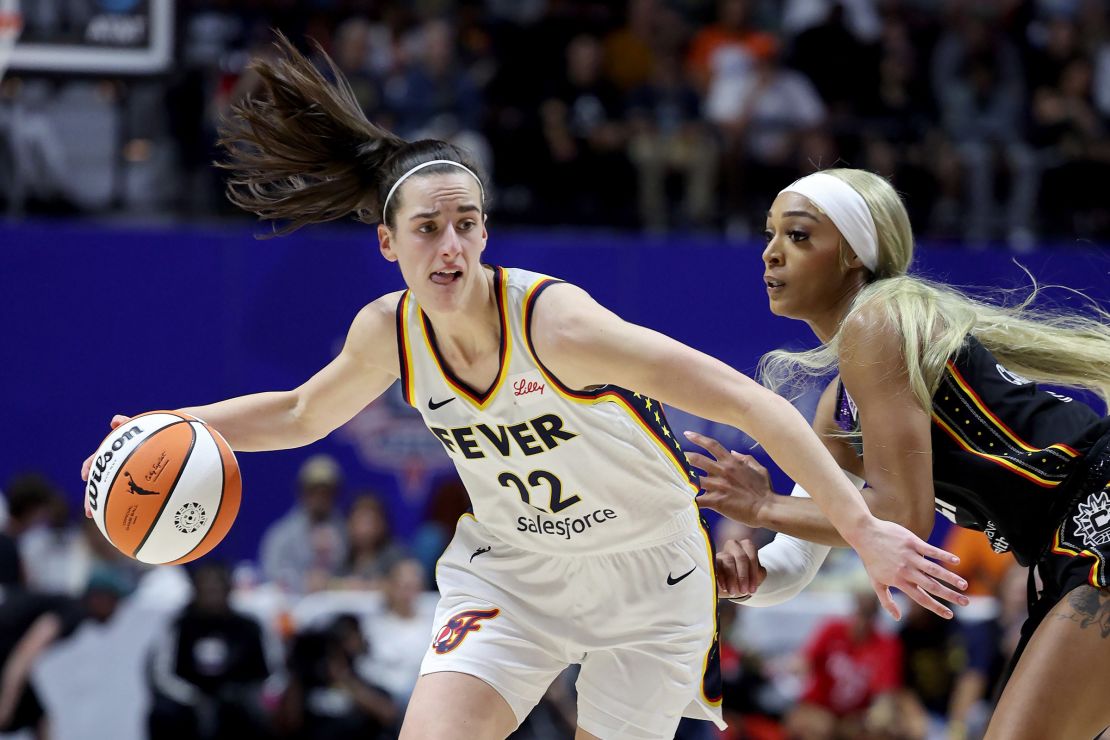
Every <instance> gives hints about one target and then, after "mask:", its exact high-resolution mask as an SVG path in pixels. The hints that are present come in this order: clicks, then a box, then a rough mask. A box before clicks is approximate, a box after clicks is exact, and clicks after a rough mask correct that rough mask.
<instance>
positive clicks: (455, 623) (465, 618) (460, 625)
mask: <svg viewBox="0 0 1110 740" xmlns="http://www.w3.org/2000/svg"><path fill="white" fill-rule="evenodd" d="M500 613H501V610H500V609H469V610H467V611H465V612H459V613H458V614H456V615H454V616H452V617H451V618H450V619H448V620H447V624H445V625H443V628H442V629H440V631H439V632H437V633H436V638H435V639H434V640H432V647H433V648H435V651H436V653H438V654H439V655H443V654H444V653H449V652H451V651H452V650H454V649H455V648H457V647H458V646H459V645H461V644H462V641H463V640H465V639H466V636H467V635H468V634H470V633H471V632H477V631H478V630H480V629H482V625H481V624H480V622H481V620H483V619H493V618H494V617H496V616H497V615H498V614H500Z"/></svg>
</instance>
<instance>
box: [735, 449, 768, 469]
mask: <svg viewBox="0 0 1110 740" xmlns="http://www.w3.org/2000/svg"><path fill="white" fill-rule="evenodd" d="M729 455H730V456H731V457H732V459H733V460H736V461H737V462H739V463H741V464H742V465H747V466H748V467H749V468H751V469H752V470H755V471H758V472H766V471H767V468H765V467H763V465H762V464H760V462H759V460H756V459H755V458H754V457H752V456H751V455H745V454H744V453H743V452H737V451H736V450H732V451H730V452H729Z"/></svg>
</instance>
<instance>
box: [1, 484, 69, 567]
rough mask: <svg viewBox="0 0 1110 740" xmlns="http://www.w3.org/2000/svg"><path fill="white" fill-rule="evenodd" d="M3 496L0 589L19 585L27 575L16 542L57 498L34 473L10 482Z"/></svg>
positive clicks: (39, 520) (49, 485)
mask: <svg viewBox="0 0 1110 740" xmlns="http://www.w3.org/2000/svg"><path fill="white" fill-rule="evenodd" d="M4 492H5V498H6V499H7V505H8V506H7V508H8V518H7V524H6V525H5V527H4V529H3V531H0V586H17V585H23V584H25V583H26V581H27V575H26V571H25V568H24V563H23V561H22V558H21V557H20V552H19V548H20V540H21V539H22V538H23V536H24V535H25V534H26V533H27V532H29V531H30V530H32V529H33V528H34V527H35V526H37V525H38V524H39V523H40V522H42V521H44V520H45V519H46V517H47V515H48V513H49V511H50V505H51V502H52V501H53V500H54V497H56V496H57V495H58V494H57V492H56V491H55V490H54V487H53V485H52V484H51V483H50V482H49V481H48V480H46V479H45V478H43V477H42V476H41V475H38V474H34V473H30V474H27V475H21V476H17V477H15V478H13V479H12V480H11V481H9V482H8V485H7V487H6V488H5V489H4Z"/></svg>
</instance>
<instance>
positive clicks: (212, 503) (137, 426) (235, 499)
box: [85, 411, 242, 564]
mask: <svg viewBox="0 0 1110 740" xmlns="http://www.w3.org/2000/svg"><path fill="white" fill-rule="evenodd" d="M241 491H242V484H241V482H240V478H239V464H238V463H237V462H236V461H235V454H234V453H233V452H232V451H231V448H230V447H229V446H228V444H227V442H226V441H224V438H223V437H221V436H220V433H219V432H217V431H216V430H215V429H212V428H211V427H210V426H208V425H207V424H205V423H204V422H203V421H200V420H199V419H195V418H193V417H191V416H188V415H185V414H179V413H177V412H172V411H152V412H150V413H147V414H142V415H140V416H136V417H134V418H132V419H131V420H130V421H127V422H125V423H123V424H121V425H120V426H118V427H116V428H115V429H113V430H112V433H111V434H109V435H108V436H107V437H105V438H104V441H103V442H102V443H101V444H100V448H99V449H98V450H97V451H96V455H95V456H94V457H93V462H92V469H91V470H90V471H89V482H88V484H87V486H86V488H85V493H86V495H87V496H88V500H89V508H91V509H92V513H93V519H94V520H95V521H96V525H97V526H98V527H100V531H101V532H103V533H104V536H105V537H107V538H108V541H109V542H111V543H112V544H113V545H115V546H116V547H117V548H118V549H119V550H120V551H121V552H122V553H124V554H125V555H128V556H130V557H132V558H135V559H136V560H141V561H142V562H144V563H154V564H172V563H187V562H189V561H190V560H195V559H197V558H199V557H200V556H202V555H204V554H205V553H206V552H208V551H209V550H211V549H212V548H213V547H215V546H216V545H217V544H218V543H219V542H220V540H222V539H223V538H224V536H226V535H227V532H228V530H229V529H231V523H232V522H234V521H235V515H236V514H237V513H238V512H239V500H240V497H241Z"/></svg>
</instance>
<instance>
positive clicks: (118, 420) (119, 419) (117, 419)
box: [81, 414, 131, 519]
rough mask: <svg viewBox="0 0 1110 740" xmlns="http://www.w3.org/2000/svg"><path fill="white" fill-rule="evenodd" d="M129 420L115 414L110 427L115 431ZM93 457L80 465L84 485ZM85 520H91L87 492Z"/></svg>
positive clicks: (86, 493) (126, 417)
mask: <svg viewBox="0 0 1110 740" xmlns="http://www.w3.org/2000/svg"><path fill="white" fill-rule="evenodd" d="M130 419H131V417H130V416H124V415H122V414H116V415H115V416H113V417H112V421H111V424H110V426H111V428H112V429H115V428H116V427H118V426H119V425H120V424H122V423H124V422H125V421H130ZM94 457H96V453H95V452H94V453H93V454H91V455H89V456H88V457H86V458H85V462H84V463H82V465H81V480H83V481H85V482H86V483H87V482H88V480H89V471H90V470H92V463H93V458H94ZM85 518H86V519H92V508H91V507H90V506H89V493H88V491H87V490H86V491H85Z"/></svg>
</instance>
